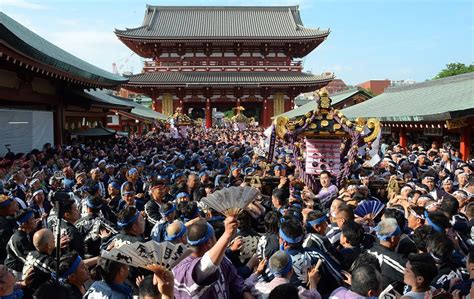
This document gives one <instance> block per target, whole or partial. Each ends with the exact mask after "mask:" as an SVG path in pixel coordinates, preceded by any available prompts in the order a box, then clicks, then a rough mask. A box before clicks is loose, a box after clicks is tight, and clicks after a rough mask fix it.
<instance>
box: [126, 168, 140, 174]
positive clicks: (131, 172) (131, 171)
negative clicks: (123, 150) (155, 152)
mask: <svg viewBox="0 0 474 299" xmlns="http://www.w3.org/2000/svg"><path fill="white" fill-rule="evenodd" d="M137 172H138V170H137V169H136V168H131V169H130V170H129V171H128V175H132V174H134V173H137Z"/></svg>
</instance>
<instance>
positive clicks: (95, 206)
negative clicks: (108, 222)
mask: <svg viewBox="0 0 474 299" xmlns="http://www.w3.org/2000/svg"><path fill="white" fill-rule="evenodd" d="M86 206H87V207H89V208H91V209H100V208H102V204H99V205H96V204H94V203H93V202H92V198H90V197H89V198H87V200H86Z"/></svg>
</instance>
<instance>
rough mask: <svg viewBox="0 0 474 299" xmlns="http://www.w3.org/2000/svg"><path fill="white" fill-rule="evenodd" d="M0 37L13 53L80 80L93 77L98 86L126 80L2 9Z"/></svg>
mask: <svg viewBox="0 0 474 299" xmlns="http://www.w3.org/2000/svg"><path fill="white" fill-rule="evenodd" d="M0 40H2V41H3V42H5V43H6V44H7V45H8V46H10V47H12V48H13V49H14V50H15V51H16V52H18V53H21V54H23V55H25V56H27V57H31V58H33V59H35V60H37V61H39V62H40V63H42V64H44V65H47V66H49V67H52V68H54V69H57V70H59V71H63V72H67V73H69V74H72V75H74V76H75V77H77V79H79V80H80V79H86V80H93V81H95V82H96V83H97V85H107V86H114V85H119V84H121V83H124V82H126V81H127V79H126V78H124V77H122V76H119V75H115V74H112V73H109V72H107V71H105V70H103V69H100V68H98V67H96V66H94V65H92V64H90V63H88V62H85V61H84V60H82V59H79V58H77V57H76V56H74V55H72V54H70V53H68V52H66V51H64V50H63V49H61V48H59V47H57V46H55V45H53V44H52V43H50V42H49V41H47V40H45V39H44V38H42V37H41V36H39V35H37V34H36V33H34V32H32V31H30V30H29V29H28V28H26V27H24V26H23V25H21V24H20V23H18V22H16V21H15V20H13V19H12V18H10V17H9V16H7V15H6V14H4V13H2V12H0Z"/></svg>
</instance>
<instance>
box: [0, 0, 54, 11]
mask: <svg viewBox="0 0 474 299" xmlns="http://www.w3.org/2000/svg"><path fill="white" fill-rule="evenodd" d="M1 6H2V7H7V6H10V7H17V8H24V9H32V10H43V9H48V8H49V7H48V6H45V5H42V4H38V3H34V2H31V1H27V0H2V1H1Z"/></svg>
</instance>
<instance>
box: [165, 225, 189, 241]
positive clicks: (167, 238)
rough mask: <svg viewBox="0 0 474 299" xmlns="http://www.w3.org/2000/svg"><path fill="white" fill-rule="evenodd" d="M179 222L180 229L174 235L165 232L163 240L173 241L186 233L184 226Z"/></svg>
mask: <svg viewBox="0 0 474 299" xmlns="http://www.w3.org/2000/svg"><path fill="white" fill-rule="evenodd" d="M180 224H181V230H180V231H179V232H178V233H177V234H176V235H172V236H169V235H168V232H166V233H165V241H169V242H173V241H175V240H177V239H179V238H181V237H182V236H183V235H184V234H185V233H186V231H187V229H186V226H185V225H184V224H183V223H182V222H180Z"/></svg>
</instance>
